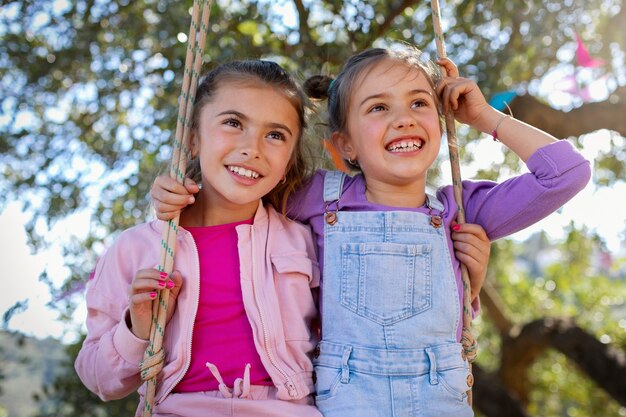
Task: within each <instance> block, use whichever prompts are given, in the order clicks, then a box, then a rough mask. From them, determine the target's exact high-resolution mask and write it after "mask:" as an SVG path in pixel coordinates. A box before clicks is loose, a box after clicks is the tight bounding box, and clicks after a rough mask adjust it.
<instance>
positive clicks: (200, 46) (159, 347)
mask: <svg viewBox="0 0 626 417" xmlns="http://www.w3.org/2000/svg"><path fill="white" fill-rule="evenodd" d="M211 3H212V1H211V0H194V3H193V9H192V13H191V25H190V27H189V39H188V42H187V54H186V57H185V72H184V76H183V85H182V89H181V93H180V98H179V103H178V104H179V107H178V118H177V121H176V133H175V137H174V148H173V152H172V162H171V165H170V176H171V177H172V178H174V179H176V180H177V181H178V182H180V183H182V182H183V180H184V178H185V171H186V169H187V167H186V165H187V157H188V155H189V138H190V137H191V115H192V114H193V102H194V98H195V97H194V92H195V91H196V88H197V86H198V78H199V74H200V70H201V68H202V55H203V53H204V46H205V44H206V34H207V32H208V24H209V15H210V11H211ZM200 9H202V18H200ZM196 38H198V39H197V41H196ZM178 221H179V217H178V216H177V217H176V218H175V219H173V220H170V221H169V222H168V223H167V225H166V227H165V228H164V229H163V234H162V237H161V254H160V264H159V266H158V268H157V269H158V270H159V271H162V272H166V273H167V274H168V275H169V274H171V273H172V270H173V267H174V251H175V249H176V234H177V230H178ZM169 294H170V290H169V289H167V288H164V289H162V290H160V291H159V296H158V298H157V299H156V300H155V301H154V302H153V304H152V327H151V328H150V343H149V344H148V348H147V349H146V352H145V353H144V359H143V361H142V362H141V364H140V372H141V377H142V379H143V380H145V381H147V382H146V383H147V387H146V395H145V399H144V407H143V411H142V414H141V415H142V417H150V416H152V411H153V407H154V396H155V393H156V385H157V375H158V373H159V372H160V371H161V369H162V368H163V359H164V357H165V353H164V351H163V336H164V335H165V324H166V323H165V320H166V317H167V303H168V300H169Z"/></svg>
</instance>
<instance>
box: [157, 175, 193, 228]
mask: <svg viewBox="0 0 626 417" xmlns="http://www.w3.org/2000/svg"><path fill="white" fill-rule="evenodd" d="M198 191H200V188H199V187H198V185H197V184H196V183H195V182H194V181H192V180H191V179H190V178H185V183H184V185H183V184H181V183H179V182H178V181H176V180H175V179H173V178H172V177H170V176H169V175H159V176H158V177H157V178H156V179H155V180H154V184H152V189H151V190H150V197H152V204H153V206H154V209H155V210H156V215H157V218H158V219H160V220H172V219H173V218H175V217H176V216H177V215H178V214H180V211H181V210H182V209H183V208H185V207H186V206H188V205H189V204H193V202H194V201H195V198H194V194H196V193H197V192H198Z"/></svg>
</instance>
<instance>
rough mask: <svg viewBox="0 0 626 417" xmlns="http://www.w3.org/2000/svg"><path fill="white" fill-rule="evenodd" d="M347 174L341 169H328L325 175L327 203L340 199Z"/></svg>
mask: <svg viewBox="0 0 626 417" xmlns="http://www.w3.org/2000/svg"><path fill="white" fill-rule="evenodd" d="M345 178H346V174H344V173H343V172H341V171H327V172H326V175H325V176H324V202H325V203H326V204H328V203H332V202H333V201H339V197H341V191H342V190H343V181H344V179H345Z"/></svg>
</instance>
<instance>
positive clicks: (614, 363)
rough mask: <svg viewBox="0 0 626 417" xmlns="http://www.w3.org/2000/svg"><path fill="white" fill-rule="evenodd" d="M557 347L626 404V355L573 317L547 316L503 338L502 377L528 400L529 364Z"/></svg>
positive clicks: (522, 399) (612, 395)
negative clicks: (601, 339) (584, 327)
mask: <svg viewBox="0 0 626 417" xmlns="http://www.w3.org/2000/svg"><path fill="white" fill-rule="evenodd" d="M548 348H553V349H556V350H558V351H559V352H561V353H563V354H564V355H565V356H567V357H568V358H569V359H570V360H572V362H573V363H575V364H576V365H577V366H579V367H580V369H581V370H582V371H583V372H585V373H586V374H587V375H588V376H589V377H590V378H591V379H592V380H593V381H595V382H596V384H598V386H600V387H601V388H603V389H604V390H605V391H606V392H607V393H608V394H609V395H610V396H611V397H613V398H614V399H615V400H616V401H618V402H619V403H620V404H621V405H622V406H626V388H625V387H626V356H625V355H624V352H622V351H620V350H617V349H615V348H613V347H611V346H609V345H606V344H603V343H601V342H600V341H599V340H597V339H596V338H595V337H594V336H593V335H591V334H589V333H587V332H586V331H585V330H583V329H581V328H580V327H578V326H577V325H576V324H575V323H574V321H573V320H572V319H568V318H543V319H539V320H536V321H533V322H530V323H527V324H526V325H524V326H523V327H522V328H521V330H520V331H519V333H518V334H517V336H510V337H504V338H503V339H502V362H501V367H500V377H501V378H502V380H503V381H504V383H505V384H506V385H507V387H509V388H510V389H511V390H513V391H514V392H515V393H516V394H517V395H518V396H519V398H520V399H521V401H522V402H524V403H526V402H528V394H529V392H530V388H531V386H530V382H529V379H528V375H527V370H528V369H529V365H530V364H531V363H532V362H534V361H535V360H536V359H537V358H538V357H539V356H540V355H542V354H543V352H544V351H545V350H546V349H548Z"/></svg>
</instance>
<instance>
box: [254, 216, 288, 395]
mask: <svg viewBox="0 0 626 417" xmlns="http://www.w3.org/2000/svg"><path fill="white" fill-rule="evenodd" d="M250 230H251V235H252V288H253V290H254V300H255V302H256V305H257V310H258V311H259V318H260V319H261V328H262V329H263V340H264V341H265V343H264V348H265V353H267V357H268V358H269V360H270V363H271V364H272V365H273V366H274V368H275V369H276V370H277V371H278V372H279V373H280V374H281V375H282V376H283V378H284V379H285V381H286V382H285V386H286V387H287V392H288V393H289V395H290V396H291V397H296V396H297V395H298V390H297V389H296V386H295V384H294V383H293V381H292V380H291V378H290V377H289V375H288V374H287V372H285V371H284V370H283V369H282V368H281V367H280V366H278V362H277V361H276V358H275V357H274V355H273V353H272V351H271V349H270V343H269V342H270V337H269V331H268V330H267V327H266V325H265V318H264V316H263V309H262V308H261V303H260V302H259V299H258V293H259V291H258V287H257V280H256V271H257V269H256V258H257V257H256V245H255V241H256V239H255V233H254V225H252V226H251V228H250Z"/></svg>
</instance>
